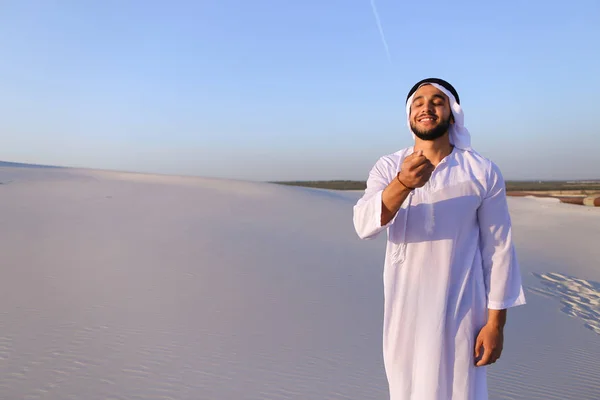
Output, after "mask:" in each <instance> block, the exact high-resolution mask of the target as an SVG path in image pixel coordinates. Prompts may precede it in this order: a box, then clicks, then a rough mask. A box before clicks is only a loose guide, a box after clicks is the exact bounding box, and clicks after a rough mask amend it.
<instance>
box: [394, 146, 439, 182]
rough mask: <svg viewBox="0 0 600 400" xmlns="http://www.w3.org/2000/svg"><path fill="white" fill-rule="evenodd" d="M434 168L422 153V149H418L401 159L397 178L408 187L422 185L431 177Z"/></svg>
mask: <svg viewBox="0 0 600 400" xmlns="http://www.w3.org/2000/svg"><path fill="white" fill-rule="evenodd" d="M434 168H435V167H434V166H433V164H432V163H431V161H429V160H428V159H427V157H425V156H424V155H423V151H422V150H419V151H417V152H414V153H412V154H411V155H409V156H407V157H406V158H405V159H404V161H402V166H401V167H400V174H399V175H398V179H399V180H400V181H401V182H402V183H403V184H404V185H405V186H407V187H409V188H418V187H422V186H424V185H425V184H426V183H427V181H428V180H429V178H430V177H431V174H432V173H433V170H434Z"/></svg>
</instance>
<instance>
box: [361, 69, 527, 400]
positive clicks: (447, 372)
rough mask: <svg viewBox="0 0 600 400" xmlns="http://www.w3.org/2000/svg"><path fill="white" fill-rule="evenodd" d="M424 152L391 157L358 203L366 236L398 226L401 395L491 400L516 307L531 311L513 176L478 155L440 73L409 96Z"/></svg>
mask: <svg viewBox="0 0 600 400" xmlns="http://www.w3.org/2000/svg"><path fill="white" fill-rule="evenodd" d="M406 113H407V118H408V126H409V128H410V130H411V132H412V133H413V136H414V140H415V143H414V146H411V147H409V148H405V149H402V150H400V151H398V152H396V153H393V154H390V155H387V156H384V157H381V158H380V159H379V160H378V161H377V163H376V164H375V166H374V167H373V168H372V170H371V171H370V174H369V177H368V180H367V188H366V190H365V192H364V195H363V196H362V198H360V200H359V201H358V202H357V203H356V205H355V206H354V227H355V229H356V232H357V234H358V236H359V237H360V238H361V239H371V238H374V237H376V236H377V235H378V234H379V233H380V232H382V231H383V230H387V234H388V235H387V236H388V238H387V247H386V257H385V263H384V272H383V278H384V296H385V302H384V335H383V350H384V363H385V368H386V375H387V379H388V383H389V389H390V398H391V399H392V400H485V399H487V398H488V395H487V384H486V366H487V365H490V364H492V363H494V362H495V361H497V360H498V358H499V357H500V354H501V352H502V345H503V329H504V324H505V322H506V310H507V309H508V308H510V307H514V306H518V305H522V304H525V297H524V294H523V289H522V285H521V276H520V272H519V266H518V264H517V259H516V256H515V250H514V246H513V242H512V237H511V221H510V216H509V211H508V206H507V201H506V192H505V186H504V180H503V177H502V175H501V172H500V170H499V169H498V167H497V166H496V165H495V164H494V163H492V162H491V161H489V160H488V159H486V158H484V157H482V156H481V155H480V154H478V153H477V152H475V151H474V150H473V149H472V148H471V143H470V142H471V141H470V135H469V132H468V130H467V129H466V128H465V127H464V125H463V119H464V116H463V112H462V109H461V106H460V99H459V96H458V93H457V92H456V90H455V89H454V87H452V85H450V84H449V83H448V82H446V81H444V80H441V79H437V78H430V79H424V80H422V81H420V82H418V83H417V84H415V85H414V86H413V88H412V89H411V90H410V91H409V93H408V96H407V100H406Z"/></svg>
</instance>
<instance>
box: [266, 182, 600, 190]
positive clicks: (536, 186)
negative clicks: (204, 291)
mask: <svg viewBox="0 0 600 400" xmlns="http://www.w3.org/2000/svg"><path fill="white" fill-rule="evenodd" d="M272 183H277V184H280V185H290V186H303V187H311V188H319V189H332V190H364V189H365V188H366V186H367V184H366V182H365V181H350V180H347V181H344V180H331V181H275V182H272ZM506 190H507V191H508V192H523V191H565V190H569V191H575V190H577V191H585V192H588V191H590V192H600V180H591V181H507V182H506Z"/></svg>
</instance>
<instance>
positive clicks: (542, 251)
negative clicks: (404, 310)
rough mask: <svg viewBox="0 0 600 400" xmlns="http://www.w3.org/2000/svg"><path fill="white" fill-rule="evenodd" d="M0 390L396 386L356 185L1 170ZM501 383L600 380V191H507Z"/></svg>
mask: <svg viewBox="0 0 600 400" xmlns="http://www.w3.org/2000/svg"><path fill="white" fill-rule="evenodd" d="M0 182H1V183H2V184H0V205H1V210H2V215H1V217H0V222H1V228H0V254H1V255H2V258H1V259H2V263H1V267H0V268H2V270H1V271H2V279H1V280H0V399H4V400H11V399H15V400H17V399H57V400H58V399H61V400H63V399H86V400H96V399H103V400H105V399H123V400H124V399H206V400H209V399H210V400H212V399H214V400H229V399H232V400H233V399H236V400H237V399H243V400H259V399H260V400H271V399H302V400H307V399H315V400H321V399H356V400H359V399H360V400H366V399H373V400H375V399H377V400H384V399H386V398H387V387H386V381H385V375H384V371H383V363H382V356H381V329H382V326H381V325H382V306H383V298H382V276H381V275H382V265H383V249H384V245H385V243H384V240H385V238H384V236H381V237H380V238H378V239H376V240H374V241H360V240H359V239H358V238H357V236H356V234H355V232H354V229H353V226H352V206H353V204H354V203H355V201H356V200H357V199H358V197H359V196H360V195H361V193H360V192H334V191H327V190H319V189H308V188H298V187H288V186H278V185H274V184H266V183H254V182H243V181H234V180H216V179H203V178H192V177H174V176H160V175H144V174H134V173H120V172H110V171H93V170H75V169H43V168H29V169H24V168H0ZM509 204H510V210H511V216H512V219H513V223H514V237H515V240H516V243H517V251H518V256H519V259H520V262H521V270H522V274H523V279H524V283H525V285H526V296H527V301H528V304H527V305H526V306H523V307H518V308H516V309H514V310H511V311H509V321H508V325H507V327H506V339H505V350H504V353H503V356H502V358H501V359H500V361H499V362H498V363H497V364H495V365H493V366H492V367H490V368H489V385H490V398H491V399H496V400H500V399H514V400H517V399H523V400H525V399H540V400H541V399H544V400H552V399H557V400H558V399H561V400H584V399H590V400H592V399H596V400H597V399H599V398H600V363H599V362H598V360H599V359H600V322H599V321H600V283H598V282H600V241H599V239H600V208H592V207H582V206H576V205H570V204H562V203H559V202H558V201H552V200H548V199H535V198H509Z"/></svg>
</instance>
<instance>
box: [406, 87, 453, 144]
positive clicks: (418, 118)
mask: <svg viewBox="0 0 600 400" xmlns="http://www.w3.org/2000/svg"><path fill="white" fill-rule="evenodd" d="M451 122H453V121H452V112H451V111H450V101H449V99H448V97H447V96H446V95H445V94H444V93H443V92H442V91H440V90H439V89H437V88H436V87H435V86H433V85H424V86H421V87H420V88H419V89H417V91H416V92H415V95H414V97H413V102H412V105H411V107H410V128H411V129H412V131H413V132H414V133H415V135H416V136H417V137H418V138H419V139H421V140H435V139H437V138H439V137H441V136H444V134H445V133H446V132H448V128H449V127H450V123H451Z"/></svg>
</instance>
